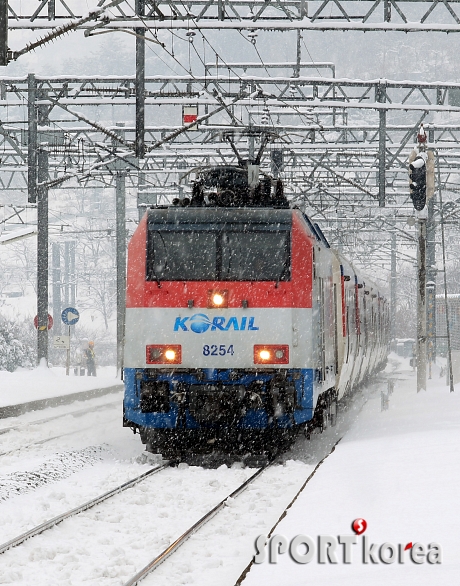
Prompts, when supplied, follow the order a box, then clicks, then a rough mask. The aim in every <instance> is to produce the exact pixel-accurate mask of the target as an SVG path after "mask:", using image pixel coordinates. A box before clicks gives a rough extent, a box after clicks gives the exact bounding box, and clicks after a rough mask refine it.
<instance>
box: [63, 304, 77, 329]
mask: <svg viewBox="0 0 460 586" xmlns="http://www.w3.org/2000/svg"><path fill="white" fill-rule="evenodd" d="M61 319H62V321H63V322H64V323H65V325H66V326H73V325H75V324H76V323H77V321H78V320H79V319H80V314H79V313H78V311H77V310H76V309H75V307H67V308H66V309H64V311H63V312H62V313H61Z"/></svg>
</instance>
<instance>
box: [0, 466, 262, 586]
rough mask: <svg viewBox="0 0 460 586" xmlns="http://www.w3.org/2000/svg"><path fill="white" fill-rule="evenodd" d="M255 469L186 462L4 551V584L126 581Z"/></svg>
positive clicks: (97, 584)
mask: <svg viewBox="0 0 460 586" xmlns="http://www.w3.org/2000/svg"><path fill="white" fill-rule="evenodd" d="M252 473H253V470H252V471H251V470H250V469H237V468H235V469H228V468H227V467H225V466H222V467H220V468H218V469H217V470H203V469H202V468H194V467H190V468H188V467H186V466H184V465H180V466H179V468H175V469H174V468H173V469H170V470H167V471H164V472H163V473H162V474H161V475H158V476H156V477H153V478H151V479H150V478H149V479H148V480H146V481H145V482H143V483H142V484H139V485H137V486H135V487H133V488H132V489H130V490H128V491H126V492H124V493H122V494H118V495H116V496H115V497H113V498H111V499H110V500H109V501H107V502H105V503H103V504H101V505H99V506H97V507H95V508H93V509H91V510H89V511H85V512H83V513H81V514H80V515H78V516H77V517H73V518H71V519H68V520H67V521H64V522H63V523H61V524H60V525H58V526H57V527H55V528H53V529H51V530H49V531H47V532H46V533H43V534H42V535H39V536H37V537H35V538H33V539H32V540H29V541H27V542H25V543H24V544H22V545H21V546H19V547H17V548H14V549H12V550H9V551H7V552H5V553H4V554H3V555H2V558H1V563H2V568H3V570H2V572H3V575H2V578H1V579H2V582H1V583H3V584H18V585H20V584H23V585H28V586H29V585H30V584H34V586H42V585H43V586H45V585H46V586H54V585H55V584H56V585H57V584H59V585H60V586H65V585H70V584H72V585H77V584H78V585H79V584H83V583H84V584H87V585H94V586H105V585H107V586H108V585H113V584H120V583H123V581H126V580H127V579H129V578H130V577H131V576H132V575H133V574H135V572H136V571H137V570H139V569H140V568H141V567H143V566H144V565H145V564H146V563H148V561H149V560H150V559H151V558H152V557H153V555H154V554H155V553H160V552H161V551H162V550H163V549H165V547H167V545H169V543H171V542H172V541H174V540H175V539H176V538H177V536H178V535H180V534H181V533H183V532H184V531H185V530H186V529H188V527H189V526H191V525H192V524H193V523H194V522H196V521H197V520H198V519H199V518H200V517H201V516H202V515H203V514H204V513H206V512H207V511H208V510H209V509H210V508H212V507H213V506H214V505H216V504H217V503H218V502H219V501H220V500H222V499H223V498H225V497H226V496H227V494H229V493H230V492H232V490H234V489H235V488H236V487H237V486H239V484H241V483H242V482H243V481H244V480H246V478H248V477H249V476H250V475H251V474H252Z"/></svg>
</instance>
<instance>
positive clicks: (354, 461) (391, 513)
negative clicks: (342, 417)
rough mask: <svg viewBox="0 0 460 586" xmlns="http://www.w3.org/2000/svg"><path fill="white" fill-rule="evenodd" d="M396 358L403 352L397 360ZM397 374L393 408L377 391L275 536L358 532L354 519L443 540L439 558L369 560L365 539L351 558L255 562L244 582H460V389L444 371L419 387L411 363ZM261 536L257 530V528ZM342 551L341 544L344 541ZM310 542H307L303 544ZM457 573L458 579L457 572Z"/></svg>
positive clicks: (389, 537) (381, 535)
mask: <svg viewBox="0 0 460 586" xmlns="http://www.w3.org/2000/svg"><path fill="white" fill-rule="evenodd" d="M392 361H393V364H395V365H396V361H397V359H396V358H395V357H394V356H393V357H392ZM402 366H403V368H404V366H405V367H406V369H407V370H406V371H405V372H404V370H403V372H402V374H399V375H396V376H395V378H397V382H396V387H395V391H394V393H393V395H392V396H391V398H390V406H389V410H388V411H383V412H382V411H381V409H380V396H378V395H374V396H371V397H370V399H369V401H368V402H367V403H366V405H365V406H364V408H363V411H362V413H361V415H360V417H359V418H358V420H357V421H356V423H355V425H354V426H353V427H352V429H351V430H350V432H349V433H348V434H347V435H346V436H345V437H344V439H343V440H342V441H341V442H340V444H339V445H338V446H337V448H336V450H335V451H334V453H333V454H331V456H330V457H329V458H327V460H325V461H324V463H323V464H322V466H321V467H320V469H319V470H318V472H317V473H316V474H315V476H314V477H313V478H312V479H311V481H310V482H309V483H308V484H307V486H306V488H305V490H304V491H303V492H302V493H301V495H300V496H299V498H298V499H297V501H296V502H295V503H294V504H293V506H292V508H291V509H290V510H289V512H288V515H287V516H286V517H285V518H284V519H283V520H282V521H281V522H280V523H279V524H278V525H277V527H276V530H275V532H274V534H277V535H284V536H285V537H286V538H287V540H288V541H290V540H291V539H292V538H293V537H295V536H296V535H299V534H304V535H308V536H310V537H312V538H314V539H317V536H318V535H332V536H336V537H337V536H338V535H343V534H348V535H350V534H352V531H351V523H352V521H353V520H354V519H357V518H363V519H365V520H366V521H367V530H366V532H365V533H364V535H366V536H367V537H368V539H369V541H370V542H371V543H374V544H378V545H379V546H380V545H381V544H383V543H385V542H389V543H393V544H403V547H404V546H405V545H406V544H408V543H410V542H412V543H414V544H415V543H416V542H418V543H421V544H423V545H424V546H425V548H426V547H427V546H428V544H430V543H432V542H437V543H439V544H440V545H441V548H442V564H434V565H433V564H428V563H426V562H425V563H421V564H415V563H413V562H412V561H410V559H409V553H410V552H409V551H407V552H406V553H405V560H406V561H405V563H403V564H400V563H398V562H397V561H396V562H395V563H390V564H384V563H381V562H379V563H377V564H374V563H368V564H363V563H362V543H361V540H362V537H359V538H358V544H357V545H355V546H352V547H353V548H354V550H353V561H352V563H351V564H344V563H343V562H342V552H341V551H340V552H339V555H338V563H337V564H331V563H325V564H320V563H318V561H317V560H318V558H317V556H316V557H315V558H314V559H313V561H311V562H310V563H308V564H298V563H295V562H294V561H293V560H292V559H291V558H290V557H289V555H288V554H287V553H286V554H284V555H280V556H279V558H278V563H276V564H270V563H268V561H265V562H264V563H262V564H260V565H259V564H258V565H255V564H254V565H253V566H252V568H251V570H250V572H249V574H248V575H247V577H246V579H245V580H244V581H243V582H242V584H243V585H244V586H252V585H256V584H257V585H259V584H265V585H274V584H284V585H292V586H294V585H296V586H297V585H299V584H306V583H318V584H324V583H327V584H328V585H329V586H334V585H337V586H338V585H340V586H347V585H355V584H372V586H379V585H387V584H392V586H396V585H401V586H403V585H404V586H408V585H414V586H415V585H417V586H423V585H427V586H428V585H430V586H433V585H434V584H454V583H457V580H458V576H459V575H460V561H459V557H458V551H459V550H460V535H459V532H458V528H457V524H458V518H459V516H460V504H459V496H458V482H459V470H460V387H459V386H457V388H456V392H455V393H449V388H448V387H446V386H445V378H442V379H440V378H439V370H438V369H434V373H433V374H434V378H433V379H432V380H431V381H428V389H427V391H426V392H421V393H418V394H417V392H416V385H415V376H414V374H413V373H412V372H411V369H409V367H408V365H407V362H406V361H403V362H402ZM254 537H255V535H254ZM339 547H341V548H342V546H339ZM305 549H306V548H305ZM305 549H302V548H301V549H300V551H302V553H303V552H304V551H305ZM455 576H457V578H455Z"/></svg>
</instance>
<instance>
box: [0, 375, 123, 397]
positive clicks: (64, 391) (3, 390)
mask: <svg viewBox="0 0 460 586" xmlns="http://www.w3.org/2000/svg"><path fill="white" fill-rule="evenodd" d="M116 384H121V381H120V379H119V378H116V369H115V367H111V366H104V367H100V368H99V369H98V372H97V377H91V376H74V375H73V371H72V372H71V374H70V376H66V375H65V368H60V367H54V368H45V367H42V366H38V367H37V368H35V369H33V370H26V369H24V370H18V371H16V372H6V371H4V370H0V407H5V406H6V405H17V404H19V403H27V402H28V401H35V400H37V399H49V398H52V397H59V396H62V395H70V394H72V393H78V392H81V391H89V390H92V389H101V388H106V387H111V386H114V385H116Z"/></svg>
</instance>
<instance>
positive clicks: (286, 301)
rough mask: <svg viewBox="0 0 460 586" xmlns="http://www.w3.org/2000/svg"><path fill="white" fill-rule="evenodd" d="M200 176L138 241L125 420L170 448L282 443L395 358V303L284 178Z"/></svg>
mask: <svg viewBox="0 0 460 586" xmlns="http://www.w3.org/2000/svg"><path fill="white" fill-rule="evenodd" d="M196 177H197V178H196V180H195V182H194V185H193V190H192V194H191V198H184V199H182V200H178V199H177V200H175V201H173V202H172V204H171V205H167V206H152V207H150V208H149V209H147V210H146V213H145V215H144V216H143V218H142V219H141V221H140V222H139V224H138V226H137V229H136V230H135V232H134V234H133V236H132V238H131V240H130V242H129V245H128V263H127V289H126V317H125V320H126V321H125V347H124V384H125V393H124V402H123V425H124V426H125V427H129V428H131V429H132V430H133V431H134V432H135V433H137V432H138V433H139V434H140V438H141V441H142V442H143V443H144V444H145V445H146V449H147V450H148V451H149V452H152V453H158V454H162V455H163V456H164V457H166V458H172V457H174V458H185V457H186V456H187V454H189V455H190V454H212V453H218V452H219V453H231V454H235V455H236V456H238V455H239V456H241V457H243V456H244V455H245V454H273V453H274V452H275V451H276V450H278V449H280V447H287V446H289V445H290V444H291V443H292V442H293V441H294V440H295V438H296V437H297V435H298V434H299V433H300V432H302V431H303V432H304V433H305V434H306V435H307V436H308V435H309V434H310V433H312V431H313V430H314V429H315V428H319V429H320V430H322V429H324V428H325V427H326V426H327V425H334V424H335V422H336V418H337V405H338V401H340V400H341V399H342V398H343V397H344V396H345V395H347V394H350V393H352V392H353V391H354V389H356V388H357V387H358V386H359V385H360V384H362V383H363V382H364V381H366V380H368V379H369V378H370V377H371V376H373V375H374V374H375V373H377V372H378V371H379V370H381V369H383V368H384V366H385V364H386V360H387V354H388V347H389V322H390V318H389V304H388V301H387V299H386V298H385V295H384V294H383V293H382V292H381V291H380V289H379V287H378V286H377V285H375V284H374V283H372V282H371V281H369V280H368V279H366V278H364V277H363V276H362V275H361V273H360V272H359V271H358V270H356V269H355V268H354V266H353V265H352V264H351V262H349V261H348V260H347V259H345V258H344V256H343V255H342V254H341V253H340V252H339V251H337V250H334V249H333V248H331V247H330V245H329V243H328V241H327V239H326V238H325V236H324V234H323V232H322V231H321V229H320V227H319V226H318V224H316V223H313V222H312V221H311V220H310V218H309V217H308V216H307V215H306V214H305V213H304V212H303V211H302V210H301V209H299V208H298V207H296V206H292V205H290V203H289V201H288V199H287V198H286V197H285V195H284V190H283V183H282V181H281V180H280V179H279V178H278V179H276V178H273V177H271V176H268V175H265V174H262V173H261V174H260V175H259V176H257V173H254V169H250V168H249V166H246V167H244V166H241V165H235V166H231V165H227V166H216V167H210V168H204V169H199V170H198V171H197V174H196Z"/></svg>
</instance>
